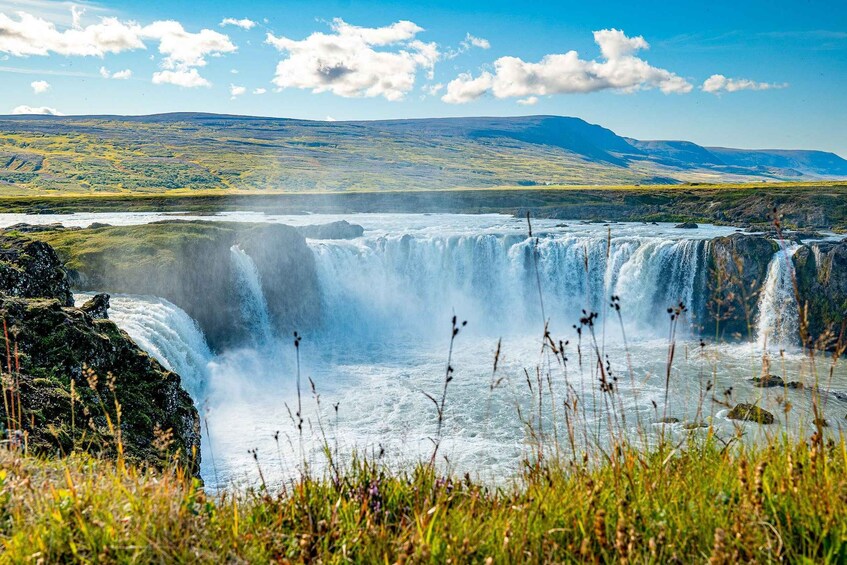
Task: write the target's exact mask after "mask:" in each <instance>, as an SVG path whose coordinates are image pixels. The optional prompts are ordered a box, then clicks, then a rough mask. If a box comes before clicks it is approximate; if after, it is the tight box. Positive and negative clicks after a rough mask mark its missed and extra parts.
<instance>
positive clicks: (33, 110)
mask: <svg viewBox="0 0 847 565" xmlns="http://www.w3.org/2000/svg"><path fill="white" fill-rule="evenodd" d="M12 113H13V114H40V115H42V116H64V114H63V113H61V112H60V111H58V110H57V109H56V108H48V107H47V106H26V105H22V106H17V107H15V108H12Z"/></svg>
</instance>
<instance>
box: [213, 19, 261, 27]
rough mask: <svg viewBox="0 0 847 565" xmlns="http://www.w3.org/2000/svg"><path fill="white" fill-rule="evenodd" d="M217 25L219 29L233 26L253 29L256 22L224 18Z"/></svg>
mask: <svg viewBox="0 0 847 565" xmlns="http://www.w3.org/2000/svg"><path fill="white" fill-rule="evenodd" d="M218 25H219V26H220V27H224V26H235V27H240V28H241V29H253V28H254V27H256V22H254V21H253V20H248V19H247V18H243V19H240V20H237V19H235V18H224V19H223V20H222V21H221V23H219V24H218Z"/></svg>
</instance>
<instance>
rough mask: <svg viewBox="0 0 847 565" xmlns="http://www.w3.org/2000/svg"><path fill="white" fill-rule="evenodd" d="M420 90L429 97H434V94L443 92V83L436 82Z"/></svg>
mask: <svg viewBox="0 0 847 565" xmlns="http://www.w3.org/2000/svg"><path fill="white" fill-rule="evenodd" d="M422 90H423V91H424V92H426V93H427V94H429V95H430V96H435V95H436V94H438V93H439V92H441V91H442V90H444V83H441V82H438V83H435V84H426V85H424V86H423V88H422Z"/></svg>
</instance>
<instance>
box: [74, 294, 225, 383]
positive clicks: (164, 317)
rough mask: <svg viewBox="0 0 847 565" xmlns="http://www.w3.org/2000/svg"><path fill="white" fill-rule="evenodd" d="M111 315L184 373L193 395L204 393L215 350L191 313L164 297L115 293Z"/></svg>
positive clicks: (146, 347) (80, 298)
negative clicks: (208, 368) (207, 342)
mask: <svg viewBox="0 0 847 565" xmlns="http://www.w3.org/2000/svg"><path fill="white" fill-rule="evenodd" d="M91 296H93V295H92V294H89V293H77V294H76V295H75V299H76V302H77V304H78V305H81V304H82V303H83V302H85V301H86V300H88V299H89V298H91ZM109 319H111V320H112V321H113V322H115V324H117V325H118V327H120V328H121V329H122V330H124V331H125V332H126V333H128V334H129V336H130V337H131V338H132V339H133V341H135V343H136V344H138V346H139V347H141V349H143V350H144V351H146V352H147V353H149V354H150V355H152V356H153V357H154V358H155V359H156V360H157V361H159V363H161V364H162V365H163V366H164V367H165V368H166V369H168V370H169V371H173V372H175V373H176V374H178V375H179V376H180V377H182V384H183V386H184V387H185V389H186V390H187V391H188V392H189V393H190V394H191V395H192V397H193V398H200V397H202V394H203V390H204V387H205V385H206V382H207V366H208V364H209V362H210V361H211V359H212V352H211V351H210V350H209V346H208V345H207V344H206V338H205V337H204V336H203V332H202V331H200V328H199V327H198V326H197V323H196V322H195V321H194V320H193V319H192V318H191V317H190V316H189V315H188V314H186V313H185V312H184V311H183V310H181V309H180V308H179V307H177V306H175V305H173V304H171V303H170V302H168V301H167V300H165V299H163V298H156V297H152V296H132V295H114V296H112V297H111V299H110V307H109Z"/></svg>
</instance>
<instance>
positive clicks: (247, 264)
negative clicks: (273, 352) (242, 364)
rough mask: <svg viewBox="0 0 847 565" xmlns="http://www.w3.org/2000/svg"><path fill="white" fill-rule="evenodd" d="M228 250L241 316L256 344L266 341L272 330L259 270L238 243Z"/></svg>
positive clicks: (269, 338) (269, 337) (271, 335)
mask: <svg viewBox="0 0 847 565" xmlns="http://www.w3.org/2000/svg"><path fill="white" fill-rule="evenodd" d="M230 251H231V256H232V267H233V271H234V272H235V291H236V295H237V296H238V301H239V304H240V305H241V317H242V319H243V320H244V323H245V325H246V326H247V327H248V328H249V331H250V335H252V336H253V338H254V340H255V341H256V343H257V344H265V343H268V342H270V340H271V338H272V337H273V330H272V328H271V319H270V314H269V312H268V303H267V300H265V294H264V292H263V291H262V280H261V277H260V276H259V270H258V269H257V268H256V264H255V263H254V262H253V259H252V258H251V257H250V256H249V255H248V254H247V253H246V252H245V251H244V250H243V249H241V248H240V247H239V246H238V245H233V246H232V247H231V248H230Z"/></svg>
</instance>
